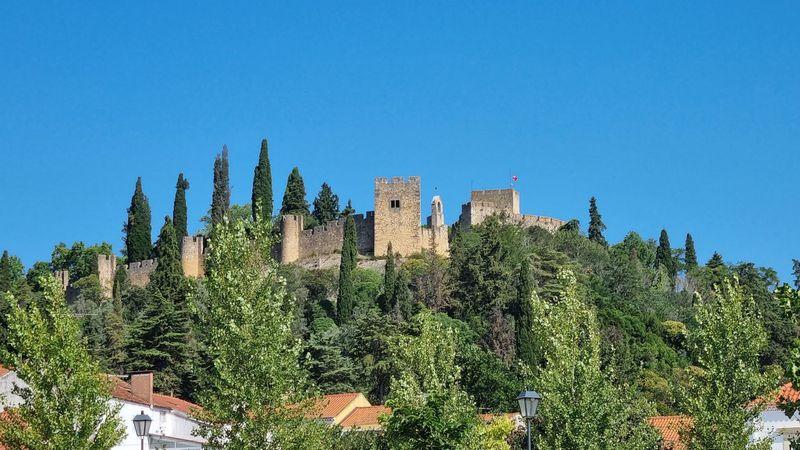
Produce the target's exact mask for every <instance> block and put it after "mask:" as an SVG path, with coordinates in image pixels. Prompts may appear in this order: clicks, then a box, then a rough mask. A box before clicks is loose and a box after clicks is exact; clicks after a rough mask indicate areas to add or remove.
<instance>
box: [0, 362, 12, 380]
mask: <svg viewBox="0 0 800 450" xmlns="http://www.w3.org/2000/svg"><path fill="white" fill-rule="evenodd" d="M9 372H11V369H9V368H7V367H6V366H4V365H2V364H0V377H4V376H6V374H7V373H9Z"/></svg>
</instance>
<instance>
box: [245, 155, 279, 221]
mask: <svg viewBox="0 0 800 450" xmlns="http://www.w3.org/2000/svg"><path fill="white" fill-rule="evenodd" d="M251 200H252V202H251V203H250V204H251V205H252V209H253V221H258V220H259V219H264V220H270V219H272V209H273V207H274V205H273V201H272V169H271V168H270V165H269V150H268V144H267V140H266V139H262V140H261V152H260V153H259V154H258V165H256V168H255V169H254V170H253V195H252V199H251Z"/></svg>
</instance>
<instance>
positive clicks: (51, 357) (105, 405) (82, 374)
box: [0, 277, 125, 450]
mask: <svg viewBox="0 0 800 450" xmlns="http://www.w3.org/2000/svg"><path fill="white" fill-rule="evenodd" d="M40 283H41V285H42V286H43V288H44V294H43V296H44V301H43V302H42V303H43V306H42V307H41V309H40V307H39V306H38V305H35V304H33V305H29V306H28V308H27V309H23V308H22V307H20V306H19V305H17V304H16V302H15V301H14V300H13V299H10V301H11V303H12V305H13V306H12V310H11V313H10V320H9V330H8V337H9V340H10V342H11V346H12V347H13V348H14V351H13V352H12V353H11V354H10V355H9V362H10V365H11V366H12V367H14V369H15V370H16V371H17V374H18V376H19V377H20V379H23V380H25V382H26V383H27V384H28V388H27V389H21V390H19V391H18V394H19V395H20V396H21V397H22V399H23V403H22V405H20V406H19V407H18V408H15V409H13V410H10V411H7V414H8V416H6V418H5V420H0V445H4V446H6V447H7V448H14V449H21V448H24V449H30V450H60V449H66V448H69V449H79V450H104V449H108V448H111V447H113V446H115V445H117V444H118V443H119V442H120V441H121V440H122V438H123V437H124V436H125V431H124V425H123V424H122V422H121V420H120V418H119V416H118V412H119V408H120V407H119V406H118V405H115V404H114V403H113V402H111V386H110V385H109V380H108V379H107V378H106V377H105V376H104V375H103V374H102V373H101V371H100V367H99V366H98V364H97V363H96V362H95V361H93V360H92V358H91V357H90V356H89V354H88V353H87V351H86V348H85V347H84V345H83V343H82V342H81V338H80V330H79V327H78V324H77V322H76V321H75V320H74V319H73V318H72V315H71V314H70V313H69V311H67V308H66V306H65V304H64V298H63V295H62V293H61V288H60V286H58V284H57V283H56V281H55V279H53V278H52V277H47V278H46V279H42V280H40ZM9 297H10V296H9Z"/></svg>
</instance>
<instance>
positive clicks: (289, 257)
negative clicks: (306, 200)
mask: <svg viewBox="0 0 800 450" xmlns="http://www.w3.org/2000/svg"><path fill="white" fill-rule="evenodd" d="M302 232H303V216H302V215H295V214H286V215H284V216H281V236H282V238H281V263H282V264H288V263H291V262H295V261H297V260H298V259H300V235H301V233H302Z"/></svg>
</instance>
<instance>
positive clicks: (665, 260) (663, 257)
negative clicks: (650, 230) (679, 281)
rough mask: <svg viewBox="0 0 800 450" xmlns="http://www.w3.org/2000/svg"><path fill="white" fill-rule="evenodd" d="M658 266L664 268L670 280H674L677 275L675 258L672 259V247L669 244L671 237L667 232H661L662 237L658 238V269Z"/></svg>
mask: <svg viewBox="0 0 800 450" xmlns="http://www.w3.org/2000/svg"><path fill="white" fill-rule="evenodd" d="M658 266H664V268H665V269H666V270H667V274H669V276H670V278H674V277H675V274H676V273H677V267H676V264H675V258H673V257H672V247H671V246H670V244H669V235H668V234H667V230H663V229H662V230H661V236H660V237H659V238H658V248H657V249H656V269H657V268H658Z"/></svg>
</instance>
